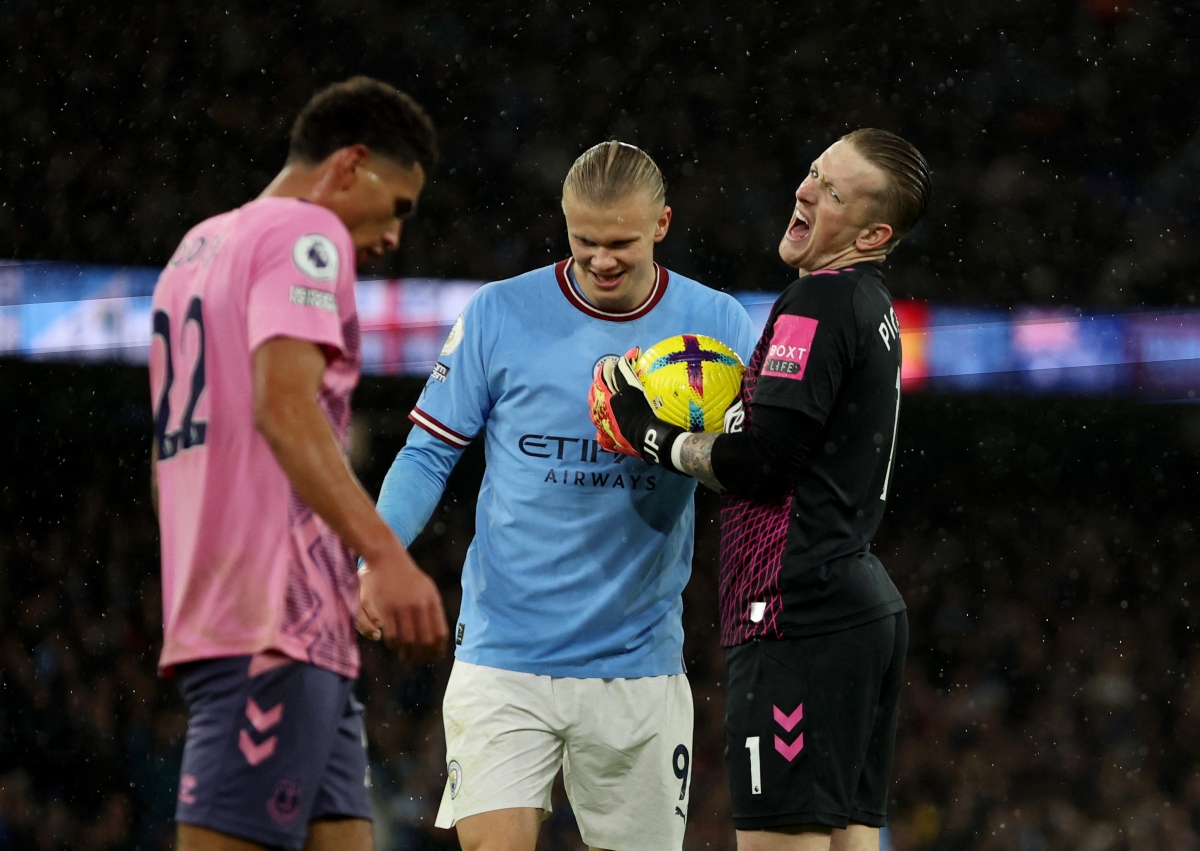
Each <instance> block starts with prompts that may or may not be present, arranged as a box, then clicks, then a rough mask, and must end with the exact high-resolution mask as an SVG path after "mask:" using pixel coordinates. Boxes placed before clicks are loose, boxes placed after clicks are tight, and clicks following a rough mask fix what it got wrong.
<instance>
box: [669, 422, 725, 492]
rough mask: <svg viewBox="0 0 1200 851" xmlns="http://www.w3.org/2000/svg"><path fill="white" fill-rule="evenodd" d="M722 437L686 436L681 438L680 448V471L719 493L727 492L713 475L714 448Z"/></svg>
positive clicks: (704, 434) (711, 434)
mask: <svg viewBox="0 0 1200 851" xmlns="http://www.w3.org/2000/svg"><path fill="white" fill-rule="evenodd" d="M720 436H721V433H720V432H704V433H703V434H686V435H684V436H683V437H681V438H680V440H682V441H683V443H682V444H681V445H680V447H679V466H680V469H682V470H683V472H685V473H687V474H688V475H689V476H691V477H692V478H693V479H695V480H696V481H698V482H699V483H700V484H702V485H704V486H705V487H707V488H711V489H712V490H714V491H716V492H717V493H721V492H722V491H724V490H725V489H724V488H723V487H721V483H720V482H718V481H717V477H716V476H715V475H713V468H712V447H713V444H714V443H716V440H717V438H718V437H720Z"/></svg>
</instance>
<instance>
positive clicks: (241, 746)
mask: <svg viewBox="0 0 1200 851" xmlns="http://www.w3.org/2000/svg"><path fill="white" fill-rule="evenodd" d="M278 741H279V737H278V736H272V737H271V738H269V739H267V740H266V741H265V742H263V743H262V744H261V745H256V744H254V739H252V738H250V733H249V732H248V731H246V730H242V732H241V735H239V736H238V750H240V751H241V752H242V756H244V757H245V758H246V762H248V763H250V764H251V765H258V764H259V763H260V762H262V761H263V760H265V759H269V758H270V756H271V754H273V753H275V745H276V744H277V743H278ZM778 746H779V743H778V740H776V747H778Z"/></svg>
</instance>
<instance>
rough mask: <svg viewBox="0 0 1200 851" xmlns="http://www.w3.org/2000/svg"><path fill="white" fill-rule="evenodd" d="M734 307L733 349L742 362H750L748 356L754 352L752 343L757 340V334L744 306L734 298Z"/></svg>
mask: <svg viewBox="0 0 1200 851" xmlns="http://www.w3.org/2000/svg"><path fill="white" fill-rule="evenodd" d="M734 305H735V307H734V308H733V312H734V316H733V323H734V327H735V332H734V336H733V339H734V343H733V350H734V351H735V352H737V353H738V357H740V358H741V359H742V363H744V364H748V363H750V356H751V355H752V354H754V344H755V343H757V342H758V334H757V333H755V330H754V321H753V320H751V319H750V314H749V313H747V312H746V308H744V307H742V305H741V303H739V302H737V301H736V300H734Z"/></svg>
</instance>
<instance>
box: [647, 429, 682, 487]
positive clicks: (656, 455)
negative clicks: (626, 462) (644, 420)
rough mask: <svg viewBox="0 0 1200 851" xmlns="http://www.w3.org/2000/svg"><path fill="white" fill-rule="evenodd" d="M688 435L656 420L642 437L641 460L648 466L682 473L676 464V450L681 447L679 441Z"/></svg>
mask: <svg viewBox="0 0 1200 851" xmlns="http://www.w3.org/2000/svg"><path fill="white" fill-rule="evenodd" d="M688 434H689V432H688V431H687V430H686V429H682V428H680V427H679V426H677V425H671V424H670V423H665V422H663V421H662V420H660V419H657V418H656V419H655V420H654V422H652V423H651V424H650V425H649V426H647V427H646V431H645V433H644V434H643V435H642V460H644V461H646V462H647V463H649V464H658V465H659V466H661V467H665V468H666V469H668V470H670V471H671V472H673V473H683V471H682V470H680V469H679V466H678V464H677V463H676V462H677V461H678V455H679V453H678V449H679V448H680V447H681V446H682V443H681V441H682V440H683V439H684V438H685V437H687V435H688ZM684 475H686V474H684Z"/></svg>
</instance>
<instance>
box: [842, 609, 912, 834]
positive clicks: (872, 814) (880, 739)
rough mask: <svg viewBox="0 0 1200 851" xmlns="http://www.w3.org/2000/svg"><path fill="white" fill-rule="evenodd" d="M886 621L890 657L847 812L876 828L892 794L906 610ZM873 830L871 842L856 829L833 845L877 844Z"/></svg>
mask: <svg viewBox="0 0 1200 851" xmlns="http://www.w3.org/2000/svg"><path fill="white" fill-rule="evenodd" d="M889 622H890V624H891V625H892V629H893V632H892V638H893V640H892V647H891V650H892V654H891V659H890V660H889V662H888V665H887V667H886V668H885V670H884V673H883V677H882V680H881V683H880V687H879V693H878V698H877V702H876V707H875V719H874V724H873V726H872V728H871V738H870V741H869V743H868V745H867V755H866V758H865V760H864V761H863V769H862V774H861V775H860V776H859V781H858V789H857V791H856V792H855V796H854V811H853V812H852V813H851V815H850V821H851V822H856V823H857V824H858V825H859V826H864V825H865V826H868V827H876V828H878V827H883V826H884V825H885V824H886V823H887V812H888V801H889V799H890V797H891V779H892V758H893V756H894V754H895V752H896V726H897V722H898V720H899V717H900V689H901V686H902V685H903V684H904V659H905V656H906V655H907V653H908V613H907V612H900V613H899V614H897V615H894V616H893V617H891V618H888V619H886V620H885V621H884V622H883V623H882V624H880V626H881V627H886V626H887V625H888V623H889ZM854 826H855V825H854V824H851V825H850V827H854ZM875 834H876V836H875V840H874V842H875V844H874V845H871V844H870V841H871V840H870V839H869V837H868V838H867V839H865V840H862V841H863V842H866V843H867V844H866V845H863V844H862V843H861V842H859V840H858V839H857V838H856V837H857V836H858V833H857V832H855V833H854V835H853V836H847V837H840V840H841V842H842V843H843V844H840V845H839V843H838V841H835V842H834V848H835V849H850V848H853V849H855V851H857V849H859V848H869V847H877V846H878V844H879V838H878V831H877V830H876V831H875Z"/></svg>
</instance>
